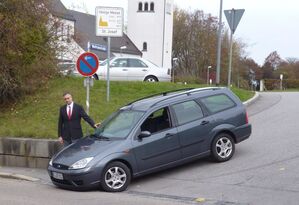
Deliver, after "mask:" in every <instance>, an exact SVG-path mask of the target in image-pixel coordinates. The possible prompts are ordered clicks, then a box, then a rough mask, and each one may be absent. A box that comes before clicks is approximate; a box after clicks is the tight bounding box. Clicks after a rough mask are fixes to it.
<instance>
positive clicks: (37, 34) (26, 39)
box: [0, 0, 57, 104]
mask: <svg viewBox="0 0 299 205" xmlns="http://www.w3.org/2000/svg"><path fill="white" fill-rule="evenodd" d="M47 6H48V2H47V1H46V0H22V1H19V0H1V2H0V62H1V64H0V104H3V103H10V102H13V101H16V100H17V99H19V98H20V97H22V96H23V95H24V94H28V93H29V94H30V93H32V92H34V91H35V90H36V89H37V88H39V87H40V86H41V85H43V84H44V83H46V82H47V80H48V79H49V78H51V76H53V74H54V73H55V72H56V70H55V68H56V60H55V59H56V58H55V56H56V52H57V51H56V49H55V48H56V47H57V46H56V42H57V38H56V37H55V35H53V33H51V27H50V26H49V25H50V24H49V22H50V13H49V11H48V9H47Z"/></svg>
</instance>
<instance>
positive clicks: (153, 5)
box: [150, 2, 155, 11]
mask: <svg viewBox="0 0 299 205" xmlns="http://www.w3.org/2000/svg"><path fill="white" fill-rule="evenodd" d="M150 11H155V4H154V2H152V3H151V5H150Z"/></svg>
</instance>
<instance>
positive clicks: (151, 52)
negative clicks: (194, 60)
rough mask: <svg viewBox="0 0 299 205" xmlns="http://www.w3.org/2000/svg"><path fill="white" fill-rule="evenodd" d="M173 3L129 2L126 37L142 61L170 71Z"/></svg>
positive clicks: (160, 0)
mask: <svg viewBox="0 0 299 205" xmlns="http://www.w3.org/2000/svg"><path fill="white" fill-rule="evenodd" d="M172 31H173V0H128V29H127V32H128V36H129V38H130V39H131V40H132V41H133V43H134V44H135V45H136V46H137V47H138V49H139V50H140V51H142V53H143V58H145V59H148V60H150V61H152V62H153V63H155V64H157V65H158V66H161V67H163V68H166V69H171V67H172V66H171V64H172V63H171V61H172Z"/></svg>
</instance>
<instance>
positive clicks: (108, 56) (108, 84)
mask: <svg viewBox="0 0 299 205" xmlns="http://www.w3.org/2000/svg"><path fill="white" fill-rule="evenodd" d="M110 41H111V38H110V36H108V51H107V52H108V55H107V102H109V98H110Z"/></svg>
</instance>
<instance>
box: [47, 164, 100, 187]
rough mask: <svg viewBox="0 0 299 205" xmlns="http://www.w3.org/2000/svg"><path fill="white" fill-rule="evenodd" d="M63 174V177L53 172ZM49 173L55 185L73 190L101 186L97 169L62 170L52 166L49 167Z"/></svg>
mask: <svg viewBox="0 0 299 205" xmlns="http://www.w3.org/2000/svg"><path fill="white" fill-rule="evenodd" d="M54 172H55V173H58V174H62V177H63V178H62V179H58V178H55V177H54V174H53V173H54ZM48 174H49V176H50V178H51V181H52V183H53V184H54V185H56V186H58V187H61V188H65V189H72V190H83V189H91V188H95V187H99V184H100V173H98V172H97V171H96V170H92V171H91V170H89V169H88V168H87V169H81V170H61V169H56V168H54V167H52V166H49V167H48Z"/></svg>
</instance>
